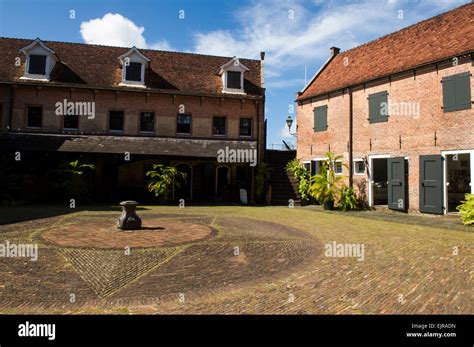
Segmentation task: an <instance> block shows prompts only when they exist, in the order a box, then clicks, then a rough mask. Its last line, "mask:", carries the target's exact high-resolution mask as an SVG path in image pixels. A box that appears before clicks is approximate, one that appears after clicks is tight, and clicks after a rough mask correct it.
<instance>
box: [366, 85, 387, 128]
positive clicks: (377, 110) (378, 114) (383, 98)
mask: <svg viewBox="0 0 474 347" xmlns="http://www.w3.org/2000/svg"><path fill="white" fill-rule="evenodd" d="M382 103H388V93H387V92H386V91H384V92H380V93H375V94H370V95H369V122H370V123H378V122H386V121H387V120H388V116H389V115H388V114H384V115H382Z"/></svg>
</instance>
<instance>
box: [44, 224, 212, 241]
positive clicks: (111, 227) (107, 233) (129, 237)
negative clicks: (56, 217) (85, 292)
mask: <svg viewBox="0 0 474 347" xmlns="http://www.w3.org/2000/svg"><path fill="white" fill-rule="evenodd" d="M215 234H216V233H215V232H213V229H212V228H210V227H209V226H207V225H202V224H195V223H183V222H180V221H172V220H164V219H157V218H154V219H147V220H145V221H144V222H143V225H142V228H141V229H139V230H133V231H121V230H119V229H117V227H116V226H115V224H114V223H113V222H111V221H107V220H102V221H95V222H92V221H91V222H83V223H80V224H70V225H64V226H59V227H56V228H53V229H50V230H48V231H46V232H44V233H43V235H42V238H43V239H44V240H45V241H48V242H51V243H53V244H56V245H58V246H62V247H80V248H94V249H103V248H110V249H123V248H124V247H129V248H148V247H164V246H165V247H168V246H175V245H181V244H187V243H191V242H196V241H199V240H203V239H205V238H209V237H211V236H212V235H215Z"/></svg>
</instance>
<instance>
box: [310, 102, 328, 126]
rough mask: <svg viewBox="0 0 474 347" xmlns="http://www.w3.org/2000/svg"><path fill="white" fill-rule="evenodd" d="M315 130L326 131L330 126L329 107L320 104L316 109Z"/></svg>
mask: <svg viewBox="0 0 474 347" xmlns="http://www.w3.org/2000/svg"><path fill="white" fill-rule="evenodd" d="M313 112H314V131H324V130H326V129H327V128H328V107H327V106H320V107H316V108H315V109H314V111H313Z"/></svg>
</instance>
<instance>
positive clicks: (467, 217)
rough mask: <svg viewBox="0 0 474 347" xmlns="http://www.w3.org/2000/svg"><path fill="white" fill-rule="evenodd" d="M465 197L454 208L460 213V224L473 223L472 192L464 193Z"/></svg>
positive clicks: (473, 198) (473, 205) (473, 201)
mask: <svg viewBox="0 0 474 347" xmlns="http://www.w3.org/2000/svg"><path fill="white" fill-rule="evenodd" d="M465 199H466V200H464V201H462V204H461V205H459V206H458V207H456V209H457V210H458V211H459V213H460V214H461V220H462V224H464V225H474V194H466V196H465Z"/></svg>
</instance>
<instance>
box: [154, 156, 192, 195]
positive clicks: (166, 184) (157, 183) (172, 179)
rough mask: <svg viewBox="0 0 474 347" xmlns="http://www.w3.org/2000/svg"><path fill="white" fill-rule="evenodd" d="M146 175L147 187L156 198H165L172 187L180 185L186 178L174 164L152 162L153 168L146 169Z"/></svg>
mask: <svg viewBox="0 0 474 347" xmlns="http://www.w3.org/2000/svg"><path fill="white" fill-rule="evenodd" d="M146 176H147V177H150V181H149V182H148V185H147V188H148V191H149V192H151V193H153V194H155V196H156V197H157V198H161V199H162V200H166V199H167V198H168V195H169V193H170V191H171V189H172V187H176V188H179V187H181V182H183V181H185V180H186V174H185V173H184V172H180V171H178V169H177V168H175V167H174V166H165V165H162V164H153V170H150V171H147V172H146Z"/></svg>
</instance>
